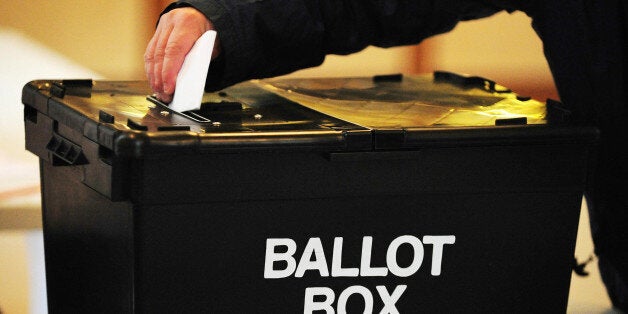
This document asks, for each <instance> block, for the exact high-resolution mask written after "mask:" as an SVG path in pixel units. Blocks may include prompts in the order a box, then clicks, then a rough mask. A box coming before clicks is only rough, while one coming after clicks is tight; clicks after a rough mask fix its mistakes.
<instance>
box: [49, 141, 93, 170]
mask: <svg viewBox="0 0 628 314" xmlns="http://www.w3.org/2000/svg"><path fill="white" fill-rule="evenodd" d="M46 149H47V150H48V151H49V152H50V153H52V156H53V158H52V165H53V166H75V165H83V164H87V159H86V158H85V155H84V154H83V149H82V148H81V146H79V145H77V144H74V143H72V142H71V141H69V140H67V139H65V138H63V137H62V136H60V135H59V134H56V133H53V134H52V138H51V139H50V141H48V144H47V145H46Z"/></svg>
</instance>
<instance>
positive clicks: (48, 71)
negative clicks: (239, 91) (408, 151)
mask: <svg viewBox="0 0 628 314" xmlns="http://www.w3.org/2000/svg"><path fill="white" fill-rule="evenodd" d="M168 3H169V1H161V0H152V1H147V0H110V1H98V0H97V1H71V0H57V1H43V0H30V1H3V2H2V4H0V31H2V32H3V33H2V34H4V33H8V34H10V35H9V36H2V37H0V51H2V52H3V54H2V55H0V56H2V57H3V58H4V59H5V60H2V61H3V63H2V64H3V66H2V68H0V73H2V79H3V81H2V82H10V83H9V84H6V83H3V84H2V85H3V86H1V87H0V88H1V89H2V99H1V102H0V106H1V108H0V109H1V110H2V112H3V116H2V118H1V119H0V133H1V134H2V135H3V136H4V137H2V145H0V149H2V151H0V157H2V158H4V159H2V158H0V161H2V162H3V163H5V164H7V165H5V167H4V168H0V169H8V170H3V171H10V170H11V169H13V173H14V177H11V178H23V177H24V175H23V173H21V172H19V171H22V170H15V169H27V170H24V171H25V172H30V175H31V176H32V177H33V178H34V179H32V180H31V181H28V180H27V181H28V182H27V184H23V185H19V186H18V184H17V183H15V182H14V179H10V180H8V179H6V173H2V174H1V175H3V176H5V177H4V178H3V180H5V181H7V180H8V181H11V182H8V183H7V184H5V185H1V186H0V313H5V314H20V313H39V312H41V311H42V310H41V309H42V308H45V305H44V306H42V305H41V302H45V300H42V295H41V294H37V293H33V290H42V289H43V290H45V289H44V287H43V283H42V280H43V277H42V275H41V273H42V268H43V252H42V248H41V217H40V216H39V211H40V204H39V203H38V199H39V198H38V193H39V192H38V191H39V190H38V183H37V173H38V168H37V164H36V160H35V158H34V156H31V155H30V154H28V153H27V152H25V151H24V148H23V131H22V129H23V124H22V121H21V118H20V115H21V104H20V99H19V97H20V96H19V90H20V89H21V86H23V85H24V84H25V83H26V82H27V81H28V80H31V79H39V78H44V77H40V75H46V77H47V78H70V77H69V76H77V75H80V76H84V75H90V76H93V77H94V78H103V79H110V80H136V79H144V73H143V52H144V48H145V46H146V44H147V42H148V40H149V38H150V36H151V35H152V31H153V29H154V26H155V22H156V20H157V17H158V14H159V12H161V10H162V9H163V8H164V7H165V6H166V5H167V4H168ZM16 36H17V37H19V38H20V40H19V41H15V40H14V39H15V37H16ZM6 38H9V39H6ZM16 42H19V43H20V44H19V45H18V44H16ZM24 43H26V44H24ZM26 50H29V51H26ZM51 56H54V57H51ZM14 59H19V60H14ZM59 60H62V61H59ZM18 61H19V62H18ZM53 62H54V64H53ZM435 69H440V70H448V71H454V72H460V73H467V74H472V75H480V76H484V77H487V78H490V79H493V80H495V81H497V82H498V83H501V84H502V85H505V86H508V87H510V88H512V89H513V90H514V91H515V92H517V93H519V94H523V95H529V96H533V97H535V98H537V99H539V100H545V98H554V99H557V95H556V92H555V89H554V85H553V82H552V79H551V76H550V74H549V70H548V68H547V64H546V62H545V60H544V58H543V54H542V46H541V43H540V41H539V40H538V38H537V37H536V35H535V34H534V32H533V31H532V29H531V27H530V20H529V18H528V17H527V16H525V15H524V14H522V13H513V14H507V13H500V14H497V15H495V16H493V17H490V18H486V19H482V20H478V21H471V22H464V23H461V24H459V25H458V27H456V29H455V30H454V31H452V32H450V33H447V34H444V35H439V36H436V37H434V38H431V39H429V40H427V41H425V42H424V43H422V44H420V45H417V46H409V47H400V48H393V49H380V48H368V49H366V50H365V51H363V52H360V53H358V54H355V55H352V56H342V57H341V56H329V57H328V58H327V59H326V61H325V63H324V64H323V65H322V66H320V67H317V68H313V69H306V70H302V71H298V72H296V73H293V74H291V75H292V76H300V77H306V76H310V77H311V76H356V75H367V76H370V75H374V74H390V73H399V72H401V73H409V74H414V73H426V72H431V71H433V70H435ZM4 95H10V96H7V97H5V96H4ZM8 112H12V114H8V115H7V113H8ZM20 136H21V137H22V138H20ZM18 138H19V139H20V140H13V139H18ZM7 156H8V157H7ZM15 164H19V166H20V167H23V168H19V167H18V168H16V167H15V166H14V165H15ZM25 200H26V201H25ZM37 274H39V275H37ZM44 298H45V295H44Z"/></svg>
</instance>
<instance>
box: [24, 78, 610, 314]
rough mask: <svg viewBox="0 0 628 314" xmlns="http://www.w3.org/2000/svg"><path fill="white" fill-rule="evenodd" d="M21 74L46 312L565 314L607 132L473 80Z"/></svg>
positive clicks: (561, 109)
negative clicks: (170, 100)
mask: <svg viewBox="0 0 628 314" xmlns="http://www.w3.org/2000/svg"><path fill="white" fill-rule="evenodd" d="M150 93H151V92H150V89H149V88H148V84H147V83H146V82H142V81H104V80H103V81H92V80H39V81H37V80H35V81H32V82H30V83H28V84H27V85H25V86H24V89H23V103H24V122H25V131H26V148H27V149H28V150H29V151H31V152H32V153H34V154H36V155H37V156H39V159H40V173H41V186H42V204H43V206H42V207H43V208H42V210H43V228H44V243H45V258H46V281H47V293H48V302H49V305H48V306H49V310H50V312H51V313H75V312H79V313H345V312H346V313H418V312H422V313H455V312H464V313H505V312H508V313H513V312H524V313H530V312H537V313H539V312H542V313H551V312H565V310H566V306H567V299H568V293H569V285H570V276H571V271H572V261H573V252H574V246H575V240H576V232H577V228H578V219H579V211H580V206H581V200H582V194H583V189H584V186H585V179H586V172H587V165H588V161H589V160H590V159H591V158H592V155H593V150H594V147H595V142H596V139H597V130H596V129H594V128H591V127H587V126H581V125H574V124H572V123H571V122H570V119H569V108H566V107H565V106H564V105H563V104H560V103H558V102H553V101H548V102H540V101H537V100H534V99H529V97H523V96H521V95H517V94H515V93H513V92H511V91H510V90H508V89H507V88H505V87H503V86H500V85H499V84H496V83H495V82H492V81H490V80H487V79H484V78H481V77H471V76H462V75H457V74H454V73H448V72H435V73H431V74H429V75H416V76H402V75H390V76H375V77H355V78H351V77H348V78H312V79H288V78H276V79H269V80H254V81H248V82H244V83H241V84H238V85H235V86H232V87H229V88H226V89H224V90H222V91H219V92H216V93H205V95H204V96H203V103H202V105H201V106H200V108H198V109H195V110H190V111H185V112H175V111H173V110H171V109H170V108H169V107H168V106H167V105H165V104H163V103H161V102H159V101H158V100H156V99H154V98H153V97H151V96H150Z"/></svg>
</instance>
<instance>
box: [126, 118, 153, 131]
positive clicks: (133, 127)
mask: <svg viewBox="0 0 628 314" xmlns="http://www.w3.org/2000/svg"><path fill="white" fill-rule="evenodd" d="M126 126H128V127H129V128H130V129H131V130H136V131H148V127H147V126H145V125H142V124H139V123H137V122H135V121H133V120H131V119H128V120H127V121H126Z"/></svg>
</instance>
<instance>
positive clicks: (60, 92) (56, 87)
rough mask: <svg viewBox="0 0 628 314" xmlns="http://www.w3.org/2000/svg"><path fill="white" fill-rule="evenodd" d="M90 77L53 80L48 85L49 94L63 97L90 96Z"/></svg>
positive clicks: (91, 82) (92, 84)
mask: <svg viewBox="0 0 628 314" xmlns="http://www.w3.org/2000/svg"><path fill="white" fill-rule="evenodd" d="M92 86H94V82H93V81H92V80H91V79H76V80H62V81H55V82H53V83H52V85H51V86H50V94H51V95H52V96H54V97H58V98H63V97H65V95H74V96H79V97H86V98H89V97H91V96H92Z"/></svg>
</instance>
